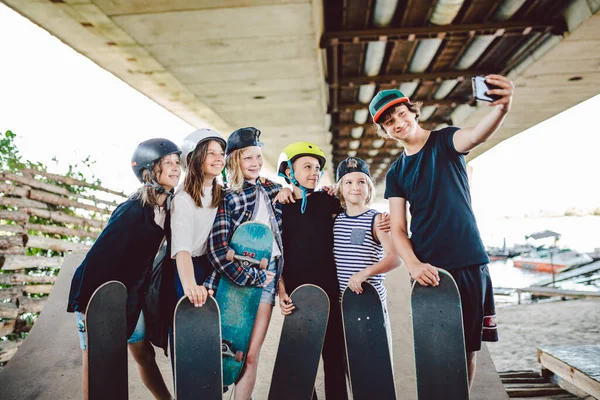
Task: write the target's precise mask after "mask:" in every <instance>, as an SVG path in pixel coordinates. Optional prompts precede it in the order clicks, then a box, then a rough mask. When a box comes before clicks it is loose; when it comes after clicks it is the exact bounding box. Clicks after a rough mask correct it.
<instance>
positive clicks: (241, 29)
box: [0, 0, 600, 182]
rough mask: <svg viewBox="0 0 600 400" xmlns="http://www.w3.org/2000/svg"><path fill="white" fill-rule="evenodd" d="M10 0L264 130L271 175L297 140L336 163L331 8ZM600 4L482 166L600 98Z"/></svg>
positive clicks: (286, 2)
mask: <svg viewBox="0 0 600 400" xmlns="http://www.w3.org/2000/svg"><path fill="white" fill-rule="evenodd" d="M0 1H2V2H3V3H6V4H7V5H8V6H9V7H11V8H12V9H14V10H16V11H17V12H19V13H20V14H21V15H23V16H24V17H26V18H28V19H29V20H31V21H32V22H34V23H36V24H38V25H39V26H41V27H42V28H44V29H45V30H47V31H48V32H50V33H51V34H53V35H55V36H56V37H58V38H59V39H60V40H62V41H63V42H64V43H66V44H67V45H68V46H70V47H72V48H73V49H75V50H76V51H78V52H79V53H81V54H82V55H84V56H86V57H88V58H89V59H91V60H92V61H93V62H95V63H96V64H98V65H99V66H101V67H102V68H104V69H106V70H107V71H109V72H111V73H113V74H114V75H115V76H117V77H119V78H120V79H122V80H123V81H125V82H126V83H128V84H129V85H131V86H132V87H133V88H135V89H136V90H138V91H140V92H141V93H143V94H145V95H146V96H148V97H149V98H151V99H152V100H154V101H156V102H157V103H158V104H160V105H162V106H163V107H165V108H166V109H167V110H169V111H171V112H172V113H173V114H175V115H177V116H179V117H180V118H182V119H183V120H185V121H187V122H189V123H190V124H192V125H194V126H196V127H202V126H209V127H213V128H215V129H217V130H218V131H220V132H222V133H223V134H224V135H227V134H229V133H230V132H231V131H233V130H234V129H236V128H238V127H242V126H256V127H258V128H260V129H261V130H262V132H263V136H262V139H264V142H265V144H266V145H265V156H266V160H267V162H268V163H269V164H270V165H271V166H274V165H275V164H276V162H277V158H278V155H279V153H280V151H281V149H282V148H283V147H284V146H285V145H286V144H288V143H290V142H293V141H296V140H307V141H312V142H314V143H316V144H318V145H320V146H322V147H323V149H324V150H325V151H326V152H328V153H329V154H332V151H333V147H332V135H331V133H330V130H331V129H330V126H329V118H328V115H327V113H328V103H329V102H330V99H329V93H328V90H327V84H326V81H327V80H328V78H327V77H326V74H327V69H328V66H327V65H326V61H325V60H326V59H327V57H326V50H325V49H320V45H319V42H320V39H321V36H322V34H323V32H324V29H325V28H324V25H325V24H324V11H323V3H322V0H316V1H307V0H255V1H248V0H225V1H219V2H215V1H210V0H172V1H165V0H127V1H126V0H0ZM529 1H531V2H532V3H533V1H532V0H529ZM409 3H410V2H409ZM434 3H435V2H434ZM474 3H476V2H474ZM597 3H598V2H597V1H594V0H587V1H586V0H578V1H574V2H571V4H570V6H569V10H570V11H569V12H570V13H571V14H576V15H577V18H574V17H572V16H571V19H570V21H576V22H574V23H569V20H568V21H567V23H566V26H567V27H568V28H569V29H568V30H569V31H570V32H567V33H566V34H565V35H564V36H563V37H562V38H560V40H557V41H556V43H554V44H553V45H552V46H550V48H549V50H547V51H537V52H535V51H534V52H532V53H531V55H530V56H529V59H528V62H527V63H523V65H525V64H526V66H523V67H522V68H520V70H519V71H514V70H513V71H512V72H511V76H512V77H513V79H514V82H515V84H516V88H517V92H516V95H515V101H514V107H513V111H512V113H511V114H510V116H509V117H508V118H507V120H506V122H505V124H504V126H503V127H502V128H501V130H500V132H499V133H498V134H497V135H496V136H495V137H494V138H493V139H492V140H490V141H489V143H485V144H484V145H482V146H480V147H479V148H478V149H477V150H476V151H474V152H472V154H471V155H470V156H469V157H470V158H471V159H472V158H474V157H476V156H478V155H479V154H482V153H483V152H485V151H486V150H488V149H490V148H491V147H493V146H495V145H496V144H498V143H500V142H502V141H503V140H506V139H508V138H510V137H511V136H513V135H515V134H518V133H519V132H522V131H524V130H526V129H527V128H530V127H532V126H534V125H536V124H538V123H539V122H542V121H544V120H546V119H548V118H550V117H552V116H554V115H556V114H558V113H560V112H562V111H564V110H566V109H568V108H570V107H572V106H574V105H576V104H578V103H580V102H582V101H584V100H586V99H589V98H590V97H593V96H594V95H596V94H598V93H599V92H600V13H599V12H598V8H600V5H599V4H597ZM569 25H573V26H569ZM473 108H475V107H473ZM476 108H477V109H476V111H475V112H472V113H466V114H465V116H464V117H462V118H461V117H460V116H458V117H455V118H453V121H452V122H453V123H454V124H455V125H459V126H469V125H473V124H475V123H476V122H477V121H478V120H479V118H481V116H482V115H483V114H484V113H485V112H486V111H487V108H486V107H476ZM467 115H468V116H467ZM394 158H395V157H392V159H394ZM388 165H389V161H388ZM379 169H380V170H382V172H381V173H380V176H378V177H376V178H377V180H378V181H379V182H381V179H382V178H383V175H385V170H387V168H384V166H383V164H382V166H381V167H379Z"/></svg>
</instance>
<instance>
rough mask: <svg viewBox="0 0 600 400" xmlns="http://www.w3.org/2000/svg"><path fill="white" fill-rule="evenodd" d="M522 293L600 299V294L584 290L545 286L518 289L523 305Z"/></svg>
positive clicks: (519, 301)
mask: <svg viewBox="0 0 600 400" xmlns="http://www.w3.org/2000/svg"><path fill="white" fill-rule="evenodd" d="M521 293H530V294H531V295H532V296H547V297H574V298H578V299H584V298H600V292H592V291H583V290H566V289H556V288H549V287H545V286H529V287H526V288H519V289H517V294H518V296H519V297H518V303H519V304H521Z"/></svg>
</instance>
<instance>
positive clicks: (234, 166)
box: [225, 148, 245, 193]
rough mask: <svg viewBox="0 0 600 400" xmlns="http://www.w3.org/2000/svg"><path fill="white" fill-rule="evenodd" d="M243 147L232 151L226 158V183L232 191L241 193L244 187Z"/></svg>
mask: <svg viewBox="0 0 600 400" xmlns="http://www.w3.org/2000/svg"><path fill="white" fill-rule="evenodd" d="M244 150H245V148H243V149H237V150H234V151H232V152H231V153H230V154H229V155H228V156H227V159H226V163H225V168H226V169H227V183H228V185H229V188H230V189H231V190H233V191H234V192H238V193H241V192H242V188H243V187H244V180H245V179H244V173H243V172H242V153H243V152H244Z"/></svg>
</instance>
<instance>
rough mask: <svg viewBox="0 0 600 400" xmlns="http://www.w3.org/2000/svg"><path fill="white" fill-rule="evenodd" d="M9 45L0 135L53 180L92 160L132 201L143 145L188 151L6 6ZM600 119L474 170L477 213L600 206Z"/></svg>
mask: <svg viewBox="0 0 600 400" xmlns="http://www.w3.org/2000/svg"><path fill="white" fill-rule="evenodd" d="M0 38H3V40H0V55H1V58H2V61H1V62H0V131H1V132H5V131H6V130H8V129H10V130H12V131H13V132H15V133H16V134H17V135H18V139H17V146H18V148H19V150H20V153H21V155H22V156H23V157H24V158H26V159H29V160H32V161H40V162H43V163H45V164H46V165H48V166H49V169H50V170H51V171H52V172H57V173H62V172H65V171H66V169H67V164H69V163H71V164H74V163H76V162H78V161H79V160H81V159H83V158H85V157H86V156H88V155H89V156H91V159H92V160H95V161H96V165H95V166H94V172H95V173H96V175H97V176H98V177H99V178H100V179H101V180H102V182H103V185H104V186H106V187H109V188H113V189H117V190H119V189H121V190H124V191H125V192H126V193H130V192H132V191H133V190H135V189H136V188H137V186H138V182H137V180H136V178H135V177H134V175H133V173H132V172H131V168H130V158H131V154H132V152H133V149H134V148H135V146H136V145H137V144H138V143H139V142H141V141H143V140H145V139H149V138H152V137H165V138H168V139H171V140H173V141H174V142H176V143H178V144H179V143H180V142H181V141H182V139H183V137H184V136H185V135H187V134H188V133H190V132H192V131H193V130H194V128H193V127H191V126H190V125H189V124H187V123H186V122H184V121H182V120H181V119H179V118H178V117H176V116H174V115H173V114H171V113H169V112H168V111H166V110H165V109H164V108H162V107H160V106H159V105H157V104H156V103H154V102H153V101H152V100H150V99H148V98H147V97H145V96H144V95H142V94H140V93H138V92H137V91H136V90H134V89H132V88H131V87H129V86H128V85H127V84H125V83H123V82H122V81H121V80H119V79H118V78H116V77H114V76H113V75H111V74H110V73H108V72H106V71H104V70H103V69H102V68H100V67H98V66H97V65H95V64H94V63H93V62H91V61H90V60H88V59H87V58H85V57H83V56H81V55H79V54H78V53H76V52H75V51H74V50H72V49H71V48H69V47H68V46H66V45H64V44H63V43H61V42H60V41H59V40H58V39H56V38H54V37H53V36H51V35H50V34H48V33H47V32H46V31H44V30H42V29H41V28H39V27H37V26H36V25H34V24H32V23H31V22H29V21H28V20H26V19H24V18H22V17H21V16H19V15H18V14H16V13H15V12H13V11H12V10H10V9H8V8H7V7H6V6H4V5H3V4H0ZM6 38H11V40H5V39H6ZM598 110H600V96H596V97H594V98H593V99H590V100H588V101H586V102H584V103H582V104H580V105H578V106H576V107H574V108H572V109H570V110H567V111H565V112H563V113H561V114H560V115H558V116H555V117H554V118H552V119H550V120H548V121H545V122H544V123H542V124H540V125H538V126H536V127H534V128H532V129H529V130H528V131H525V132H523V133H521V134H519V135H517V136H516V137H514V138H512V139H509V140H506V141H504V142H503V143H502V144H500V145H498V146H496V147H495V148H494V149H492V150H490V151H488V152H486V153H485V154H484V155H482V156H480V157H478V158H477V159H476V160H474V161H473V162H471V165H472V166H473V167H474V173H473V181H472V195H473V205H474V208H475V212H476V214H477V215H480V214H482V213H483V214H486V215H487V216H491V215H497V216H503V215H522V214H524V213H526V212H531V211H536V210H539V209H556V208H559V209H566V208H569V207H586V208H591V207H600V185H598V184H595V183H593V181H596V179H598V178H597V175H598V172H599V171H600V157H598V149H600V132H599V130H598V128H597V127H598V122H597V120H596V119H597V116H596V114H597V113H598ZM55 156H56V158H57V159H58V160H59V164H58V165H55V164H54V163H53V161H52V158H53V157H55ZM592 180H593V181H592ZM378 208H381V207H378Z"/></svg>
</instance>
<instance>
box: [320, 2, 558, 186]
mask: <svg viewBox="0 0 600 400" xmlns="http://www.w3.org/2000/svg"><path fill="white" fill-rule="evenodd" d="M387 3H388V4H389V3H394V2H387ZM438 3H448V2H447V1H446V2H442V1H441V0H440V1H437V0H404V1H402V0H400V1H398V2H397V6H396V8H395V11H394V13H393V17H392V18H391V21H390V22H389V24H387V26H385V27H377V26H375V23H374V16H373V15H374V10H375V6H376V1H372V0H371V1H364V0H331V1H326V2H324V6H325V8H324V12H325V32H324V34H323V36H322V39H321V44H320V45H321V48H323V49H325V51H326V56H327V71H326V74H327V76H326V78H325V79H326V82H327V84H328V88H329V92H328V94H329V98H328V113H329V114H330V116H331V133H332V136H331V144H332V160H333V167H334V171H335V168H336V167H337V164H338V163H339V162H340V161H342V160H343V159H345V158H346V157H348V156H356V157H360V158H362V159H364V160H367V162H368V163H369V164H370V166H371V173H372V175H373V178H374V181H375V183H381V182H382V181H383V180H384V179H385V173H386V171H387V170H388V168H389V166H390V164H391V162H393V161H394V160H395V159H396V158H397V157H396V156H397V154H399V153H400V151H401V150H402V149H401V147H399V146H397V144H396V142H395V141H393V140H381V138H380V137H378V136H377V134H376V129H375V126H374V125H373V123H372V120H371V117H370V116H369V117H368V119H367V120H366V121H365V120H364V116H365V110H367V107H368V101H369V100H370V98H371V97H372V95H370V96H366V98H362V99H359V91H360V90H361V88H362V89H363V90H365V92H366V93H377V91H379V90H382V89H390V88H399V86H400V85H401V84H402V83H406V82H409V83H410V82H414V85H416V88H415V90H414V92H413V93H412V94H409V96H410V97H411V100H413V101H421V102H423V106H424V107H425V106H434V107H435V110H434V111H433V112H432V113H431V115H429V116H428V117H425V118H422V119H421V121H420V123H421V125H422V126H423V127H425V128H426V129H436V128H437V127H441V126H443V125H442V124H448V125H451V124H452V123H453V121H452V113H453V112H454V111H455V109H456V108H457V107H458V106H460V105H462V104H466V105H471V106H474V103H473V101H472V99H471V77H472V76H475V75H485V74H488V73H500V74H503V75H506V74H508V73H509V72H510V71H511V70H512V69H513V68H514V67H515V66H517V65H518V64H519V62H521V61H522V60H523V59H525V58H526V57H527V56H528V55H530V54H531V53H532V52H533V51H535V49H536V48H538V47H539V46H540V45H541V44H542V43H544V42H545V41H546V40H547V39H548V38H549V37H550V36H552V35H562V34H563V32H565V31H566V26H565V23H564V18H563V12H564V9H565V7H566V6H567V5H568V2H567V1H562V0H526V1H524V2H523V4H522V5H521V6H520V7H519V8H518V10H517V11H516V12H515V13H514V14H513V15H512V16H511V17H510V18H509V19H502V17H499V16H498V14H499V7H501V6H502V4H503V2H502V1H494V0H465V1H464V2H463V3H462V5H461V6H460V9H459V11H458V12H457V13H456V14H455V17H454V18H453V19H452V20H451V23H448V24H445V25H435V24H433V23H432V15H433V13H434V12H435V10H436V6H438V5H441V4H438ZM454 3H460V1H458V2H457V1H454ZM477 38H487V39H488V41H491V42H490V44H489V45H488V46H487V48H486V49H485V51H483V52H482V53H481V55H479V56H478V57H477V58H476V59H475V60H474V62H473V63H472V64H471V65H469V66H468V67H467V68H465V67H464V65H457V64H458V63H459V60H461V57H462V56H463V55H464V54H465V52H466V51H468V49H469V46H470V45H471V43H473V42H474V41H476V40H477ZM426 39H440V40H441V45H439V47H438V48H437V51H436V52H435V55H434V56H433V58H432V59H431V62H429V64H428V65H426V68H425V69H424V70H423V71H419V72H411V68H410V66H411V63H418V62H423V60H417V59H416V57H419V55H418V54H417V52H416V49H417V48H418V46H419V44H420V43H421V42H422V41H423V40H426ZM371 43H383V44H384V46H385V52H384V55H383V61H382V62H381V65H380V67H379V70H378V71H375V73H373V71H371V72H370V74H369V75H371V76H369V75H368V74H367V73H366V72H365V61H366V58H367V48H368V46H369V45H370V44H371ZM424 62H426V60H425V61H424ZM453 79H456V80H458V83H457V84H456V85H455V86H454V87H452V85H451V84H450V87H452V89H451V90H450V91H449V92H448V93H447V94H445V95H443V96H442V94H443V93H438V94H437V95H436V93H437V92H438V90H439V89H440V87H441V86H442V85H443V83H444V82H445V81H447V80H453ZM368 85H370V86H368ZM361 100H362V101H361ZM428 109H429V110H431V109H432V108H431V107H429V108H428ZM361 113H362V115H361Z"/></svg>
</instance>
